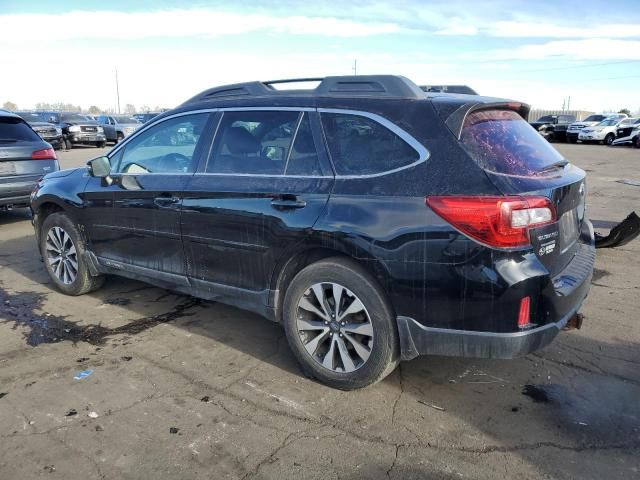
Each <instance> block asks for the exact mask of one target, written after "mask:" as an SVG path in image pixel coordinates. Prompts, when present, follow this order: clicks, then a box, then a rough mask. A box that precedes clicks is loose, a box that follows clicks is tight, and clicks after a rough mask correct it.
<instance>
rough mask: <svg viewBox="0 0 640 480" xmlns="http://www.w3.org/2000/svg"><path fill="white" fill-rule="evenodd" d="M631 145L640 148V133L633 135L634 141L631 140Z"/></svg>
mask: <svg viewBox="0 0 640 480" xmlns="http://www.w3.org/2000/svg"><path fill="white" fill-rule="evenodd" d="M631 145H632V146H634V147H635V148H640V135H636V136H635V137H633V141H632V142H631Z"/></svg>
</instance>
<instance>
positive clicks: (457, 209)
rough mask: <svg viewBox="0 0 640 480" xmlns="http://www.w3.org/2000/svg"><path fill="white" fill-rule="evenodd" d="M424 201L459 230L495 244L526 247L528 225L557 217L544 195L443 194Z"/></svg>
mask: <svg viewBox="0 0 640 480" xmlns="http://www.w3.org/2000/svg"><path fill="white" fill-rule="evenodd" d="M426 201H427V205H429V207H430V208H431V209H432V210H433V211H434V212H436V213H437V214H438V215H439V216H441V217H442V218H444V219H445V220H446V221H447V222H449V223H450V224H451V225H453V226H454V227H455V228H457V229H458V230H460V231H461V232H462V233H464V234H466V235H468V236H469V237H471V238H473V239H475V240H478V241H480V242H482V243H484V244H486V245H489V246H491V247H495V248H515V247H526V246H527V245H529V244H530V241H529V229H530V228H533V227H539V226H542V225H547V224H549V223H553V222H555V221H556V220H557V216H556V209H555V207H554V206H553V204H552V203H551V201H550V200H549V199H548V198H547V197H538V196H523V197H516V196H503V197H498V196H496V197H484V196H446V197H444V196H442V197H427V199H426Z"/></svg>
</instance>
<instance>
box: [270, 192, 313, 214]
mask: <svg viewBox="0 0 640 480" xmlns="http://www.w3.org/2000/svg"><path fill="white" fill-rule="evenodd" d="M271 206H272V207H273V208H276V209H278V210H286V209H291V208H304V207H306V206H307V202H305V201H304V200H300V199H299V198H298V197H297V196H295V195H279V196H277V197H275V198H274V199H273V200H271Z"/></svg>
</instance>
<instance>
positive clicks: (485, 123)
mask: <svg viewBox="0 0 640 480" xmlns="http://www.w3.org/2000/svg"><path fill="white" fill-rule="evenodd" d="M460 142H461V143H462V146H463V147H464V149H465V150H466V151H467V153H468V154H469V155H470V156H471V158H473V159H474V160H475V161H476V162H477V163H478V164H479V165H480V166H481V167H482V168H484V169H485V170H488V171H490V172H495V173H501V174H505V175H517V176H527V177H529V176H539V175H544V174H545V173H547V172H548V171H549V169H550V168H552V167H553V166H554V165H556V164H564V163H566V161H565V160H564V158H563V157H562V155H560V153H558V151H557V150H556V149H555V148H553V147H552V146H551V145H550V144H549V142H547V141H546V140H545V139H544V138H542V136H541V135H540V134H538V132H536V131H535V130H534V129H533V128H532V127H531V125H529V124H528V123H527V122H525V121H524V119H523V118H522V117H521V116H520V115H518V114H517V113H516V112H514V111H511V110H481V111H477V112H473V113H471V114H469V115H468V116H467V118H466V119H465V122H464V125H463V128H462V134H461V136H460Z"/></svg>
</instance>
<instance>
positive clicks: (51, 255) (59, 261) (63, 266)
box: [46, 227, 78, 285]
mask: <svg viewBox="0 0 640 480" xmlns="http://www.w3.org/2000/svg"><path fill="white" fill-rule="evenodd" d="M46 256H47V262H49V266H50V267H51V271H52V272H53V274H54V275H55V276H56V277H57V278H58V280H60V281H61V282H62V283H64V284H65V285H69V284H71V283H73V282H74V281H75V279H76V277H77V276H78V254H77V252H76V246H75V245H74V244H73V240H71V237H70V236H69V234H68V233H67V232H65V231H64V230H63V229H62V228H60V227H52V228H51V229H50V230H49V232H48V233H47V243H46Z"/></svg>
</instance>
